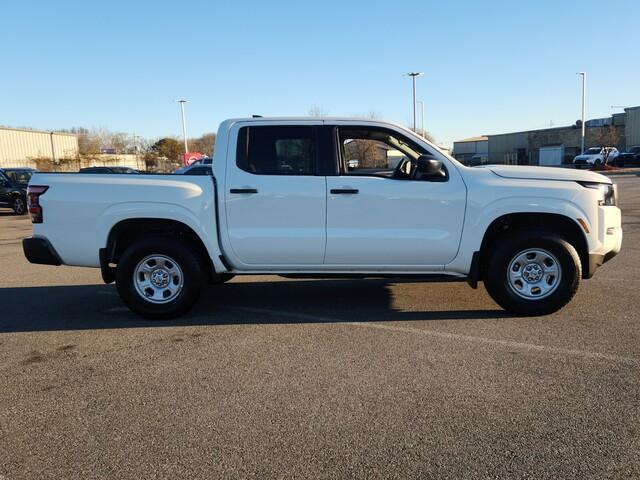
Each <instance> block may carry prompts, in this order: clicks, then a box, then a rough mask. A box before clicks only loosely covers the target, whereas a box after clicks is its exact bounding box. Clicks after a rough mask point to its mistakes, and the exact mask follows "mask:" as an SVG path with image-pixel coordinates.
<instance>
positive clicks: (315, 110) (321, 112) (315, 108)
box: [308, 105, 329, 118]
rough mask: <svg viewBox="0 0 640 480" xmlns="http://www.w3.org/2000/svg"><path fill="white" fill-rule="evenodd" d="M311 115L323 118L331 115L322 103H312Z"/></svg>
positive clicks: (309, 111)
mask: <svg viewBox="0 0 640 480" xmlns="http://www.w3.org/2000/svg"><path fill="white" fill-rule="evenodd" d="M308 113H309V116H310V117H317V118H323V117H326V116H328V115H329V112H328V111H326V110H325V109H324V108H323V107H321V106H320V105H311V106H310V107H309V110H308Z"/></svg>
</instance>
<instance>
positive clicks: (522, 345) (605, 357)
mask: <svg viewBox="0 0 640 480" xmlns="http://www.w3.org/2000/svg"><path fill="white" fill-rule="evenodd" d="M221 306H222V307H223V308H227V309H230V310H238V311H244V312H249V313H258V314H262V315H270V316H280V317H286V318H291V319H295V320H300V321H309V322H314V323H339V324H340V325H349V326H353V327H360V328H373V329H378V330H387V331H391V332H402V333H410V334H415V335H423V336H427V337H434V338H444V339H447V340H454V341H463V342H473V343H481V344H485V345H495V346H499V347H506V348H513V349H518V350H522V351H525V352H539V353H548V354H555V355H565V356H572V357H581V358H583V359H586V360H601V361H606V362H614V363H620V364H624V365H630V366H634V367H637V366H640V358H634V357H623V356H620V355H612V354H608V353H601V352H590V351H585V350H576V349H571V348H562V347H552V346H549V345H537V344H534V343H526V342H514V341H511V340H499V339H495V338H486V337H477V336H474V335H462V334H458V333H448V332H440V331H436V330H428V329H420V328H411V327H401V326H398V325H388V324H383V323H371V322H350V321H344V320H340V319H336V318H329V317H320V316H316V315H308V314H304V313H292V312H286V311H282V310H271V309H268V308H254V307H241V306H236V305H221Z"/></svg>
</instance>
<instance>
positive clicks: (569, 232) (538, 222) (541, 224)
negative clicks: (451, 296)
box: [478, 212, 589, 280]
mask: <svg viewBox="0 0 640 480" xmlns="http://www.w3.org/2000/svg"><path fill="white" fill-rule="evenodd" d="M526 229H538V230H545V231H548V232H550V233H554V234H557V235H558V236H560V237H561V238H562V239H564V240H565V241H567V242H568V243H570V244H571V245H572V246H573V248H575V249H576V251H577V252H578V255H579V257H580V263H581V264H582V276H583V278H587V275H588V274H589V247H588V244H587V239H586V237H585V235H584V232H583V230H582V228H581V227H580V225H579V224H578V222H577V221H574V220H573V219H571V218H570V217H567V216H566V215H562V214H558V213H527V212H523V213H510V214H506V215H502V216H501V217H498V218H496V219H495V220H494V221H493V222H491V224H490V225H489V227H488V228H487V230H486V231H485V234H484V236H483V239H482V244H481V246H480V259H479V266H478V270H479V271H478V273H479V280H482V279H483V275H484V272H486V269H487V261H488V259H489V257H490V255H491V252H492V251H493V249H494V248H495V246H496V245H497V244H498V241H499V239H500V237H501V235H504V234H505V233H512V232H515V231H522V230H526Z"/></svg>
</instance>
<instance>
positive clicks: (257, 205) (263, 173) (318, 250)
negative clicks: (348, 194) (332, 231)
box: [224, 121, 326, 268]
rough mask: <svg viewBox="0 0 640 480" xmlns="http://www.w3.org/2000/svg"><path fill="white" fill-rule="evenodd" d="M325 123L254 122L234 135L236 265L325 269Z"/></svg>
mask: <svg viewBox="0 0 640 480" xmlns="http://www.w3.org/2000/svg"><path fill="white" fill-rule="evenodd" d="M321 124H322V122H321V121H307V122H304V121H303V122H295V123H294V124H293V123H292V124H286V123H284V124H277V125H274V124H273V123H271V124H270V123H268V122H265V124H261V123H260V122H250V123H249V124H244V125H243V124H242V123H240V124H239V125H237V126H235V127H234V128H233V129H232V131H231V135H230V143H229V145H230V146H229V151H228V154H227V159H228V161H227V168H226V179H225V191H224V195H225V212H226V218H225V220H226V242H227V245H228V246H229V247H230V248H229V249H228V252H227V254H228V255H229V256H230V257H232V258H230V259H231V260H232V262H233V263H234V264H241V265H242V266H244V268H246V267H247V266H249V267H255V268H259V267H261V266H273V267H277V266H279V265H281V266H291V265H322V261H323V258H324V249H325V243H326V230H325V223H326V180H325V176H324V175H321V174H319V173H318V149H317V141H316V137H317V129H318V126H320V125H321Z"/></svg>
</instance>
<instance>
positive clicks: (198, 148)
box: [188, 132, 216, 157]
mask: <svg viewBox="0 0 640 480" xmlns="http://www.w3.org/2000/svg"><path fill="white" fill-rule="evenodd" d="M188 143H189V150H191V151H192V152H200V153H203V154H204V155H206V156H208V157H211V156H213V149H214V144H215V143H216V134H215V133H213V132H212V133H204V134H202V136H200V137H198V138H190V139H189V142H188Z"/></svg>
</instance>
